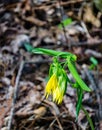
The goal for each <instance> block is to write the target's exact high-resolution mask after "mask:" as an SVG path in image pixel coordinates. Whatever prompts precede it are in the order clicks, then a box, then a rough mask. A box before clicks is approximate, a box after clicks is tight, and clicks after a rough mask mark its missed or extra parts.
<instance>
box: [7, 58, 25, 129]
mask: <svg viewBox="0 0 102 130" xmlns="http://www.w3.org/2000/svg"><path fill="white" fill-rule="evenodd" d="M23 66H24V61H21V64H20V67H19V70H18V74H17V78H16V81H15V86H14V96H13V101H12V108H11V112H10V119H9V122H8V130H11V125H12V119H13V116H14V106H15V103H16V99H17V93H18V84H19V80H20V77H21V74H22V70H23Z"/></svg>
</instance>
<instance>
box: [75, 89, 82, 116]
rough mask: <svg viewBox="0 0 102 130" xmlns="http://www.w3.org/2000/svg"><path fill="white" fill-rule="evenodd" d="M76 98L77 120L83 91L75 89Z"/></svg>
mask: <svg viewBox="0 0 102 130" xmlns="http://www.w3.org/2000/svg"><path fill="white" fill-rule="evenodd" d="M77 96H78V102H77V106H76V116H77V118H78V115H79V112H80V109H81V105H82V97H83V90H82V89H81V88H77Z"/></svg>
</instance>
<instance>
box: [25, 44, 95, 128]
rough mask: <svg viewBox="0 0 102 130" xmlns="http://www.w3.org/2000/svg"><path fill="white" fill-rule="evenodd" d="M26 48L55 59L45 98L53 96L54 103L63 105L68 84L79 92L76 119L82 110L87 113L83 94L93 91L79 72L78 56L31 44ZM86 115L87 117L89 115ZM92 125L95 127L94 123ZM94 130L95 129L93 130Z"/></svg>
mask: <svg viewBox="0 0 102 130" xmlns="http://www.w3.org/2000/svg"><path fill="white" fill-rule="evenodd" d="M25 48H26V50H27V51H29V52H31V53H34V54H44V55H49V56H52V57H53V61H52V63H51V65H50V69H49V80H48V83H47V85H46V88H45V97H46V98H48V97H49V95H51V96H52V99H53V101H54V102H56V103H57V104H61V102H62V101H63V97H64V95H65V93H66V89H67V86H68V84H71V86H72V87H73V88H75V89H76V90H77V97H78V100H77V103H76V118H77V117H78V115H79V112H80V109H82V110H83V111H84V112H85V110H84V107H83V106H82V98H83V92H84V91H86V92H90V91H91V89H90V88H89V87H88V86H87V85H86V84H85V82H84V81H83V80H82V79H81V77H80V75H79V74H78V72H77V69H76V66H75V62H76V60H77V57H76V55H74V54H72V53H69V52H61V51H54V50H50V49H44V48H33V47H32V46H31V45H29V44H25ZM60 58H62V59H64V61H63V63H61V62H60V61H59V59H60ZM65 67H67V68H68V70H69V72H70V73H71V74H72V76H73V78H74V80H75V82H74V83H73V82H72V81H71V80H70V79H69V77H68V75H67V73H66V70H65ZM85 114H86V115H87V113H85ZM89 123H90V122H89ZM91 125H92V126H93V124H92V122H91ZM91 125H90V126H91ZM92 130H94V129H93V128H92Z"/></svg>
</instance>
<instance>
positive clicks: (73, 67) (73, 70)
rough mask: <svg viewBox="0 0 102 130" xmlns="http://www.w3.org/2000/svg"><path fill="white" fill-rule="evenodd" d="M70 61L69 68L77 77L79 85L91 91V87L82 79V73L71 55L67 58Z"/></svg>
mask: <svg viewBox="0 0 102 130" xmlns="http://www.w3.org/2000/svg"><path fill="white" fill-rule="evenodd" d="M67 61H68V68H69V71H70V72H71V74H72V75H73V77H74V78H75V80H76V82H78V84H79V86H80V87H81V88H82V89H83V90H85V91H88V92H90V91H91V89H90V88H89V87H88V86H87V85H86V84H85V83H84V81H83V80H82V79H81V77H80V75H79V74H78V72H77V70H76V67H75V63H74V62H73V61H72V60H71V57H68V58H67Z"/></svg>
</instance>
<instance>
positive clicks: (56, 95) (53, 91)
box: [45, 74, 67, 104]
mask: <svg viewBox="0 0 102 130" xmlns="http://www.w3.org/2000/svg"><path fill="white" fill-rule="evenodd" d="M66 87H67V80H66V78H65V77H64V76H63V74H62V75H60V76H58V77H57V76H56V74H53V75H52V76H51V78H50V79H49V81H48V83H47V85H46V89H45V96H46V98H48V96H49V95H52V97H53V101H54V102H56V103H58V104H60V103H61V102H62V100H63V96H64V94H65V91H66Z"/></svg>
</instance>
